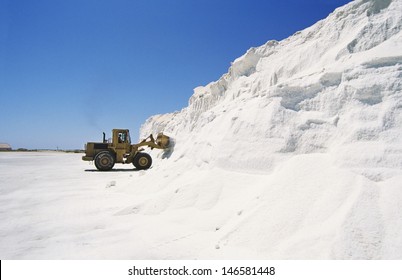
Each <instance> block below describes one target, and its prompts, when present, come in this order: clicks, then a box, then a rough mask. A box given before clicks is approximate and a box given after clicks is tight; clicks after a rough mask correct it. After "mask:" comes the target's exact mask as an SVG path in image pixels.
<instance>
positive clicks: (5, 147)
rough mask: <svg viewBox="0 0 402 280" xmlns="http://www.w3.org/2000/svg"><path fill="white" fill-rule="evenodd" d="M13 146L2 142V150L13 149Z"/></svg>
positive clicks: (0, 147) (0, 145)
mask: <svg viewBox="0 0 402 280" xmlns="http://www.w3.org/2000/svg"><path fill="white" fill-rule="evenodd" d="M11 150H12V149H11V146H10V145H9V144H7V143H0V151H11Z"/></svg>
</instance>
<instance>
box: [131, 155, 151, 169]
mask: <svg viewBox="0 0 402 280" xmlns="http://www.w3.org/2000/svg"><path fill="white" fill-rule="evenodd" d="M133 164H134V166H135V168H137V169H140V170H144V169H148V168H150V167H151V165H152V158H151V156H150V155H148V154H146V153H138V154H136V155H135V157H134V160H133Z"/></svg>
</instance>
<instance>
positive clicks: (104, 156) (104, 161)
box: [95, 151, 115, 171]
mask: <svg viewBox="0 0 402 280" xmlns="http://www.w3.org/2000/svg"><path fill="white" fill-rule="evenodd" d="M114 163H115V160H114V156H113V155H112V153H110V152H109V151H102V152H100V153H98V154H97V155H96V156H95V166H96V168H97V169H98V170H100V171H109V170H111V169H112V168H113V166H114Z"/></svg>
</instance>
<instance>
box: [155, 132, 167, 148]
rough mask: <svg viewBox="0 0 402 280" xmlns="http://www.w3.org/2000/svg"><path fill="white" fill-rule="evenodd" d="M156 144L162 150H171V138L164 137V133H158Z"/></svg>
mask: <svg viewBox="0 0 402 280" xmlns="http://www.w3.org/2000/svg"><path fill="white" fill-rule="evenodd" d="M156 144H157V145H158V146H159V147H161V148H162V149H167V148H169V145H170V138H169V136H166V135H164V134H163V133H162V132H161V133H158V136H157V137H156Z"/></svg>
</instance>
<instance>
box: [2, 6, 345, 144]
mask: <svg viewBox="0 0 402 280" xmlns="http://www.w3.org/2000/svg"><path fill="white" fill-rule="evenodd" d="M348 2H350V0H315V1H314V0H303V1H302V0H283V1H270V0H0V143H4V142H5V143H9V144H11V146H12V147H13V148H14V149H17V148H21V147H24V148H52V149H53V148H56V147H59V148H61V149H70V148H82V146H83V144H84V143H85V142H86V141H96V140H101V137H102V132H103V131H105V132H106V133H107V135H109V134H110V130H111V129H112V128H129V129H130V131H131V133H132V136H133V138H134V139H137V137H138V130H139V127H140V125H141V124H142V123H143V122H144V121H145V120H146V119H147V118H148V117H149V116H151V115H154V114H159V113H168V112H173V111H177V110H180V109H182V108H183V107H185V106H187V102H188V99H189V97H190V96H191V95H192V93H193V88H195V87H197V86H200V85H206V84H208V83H209V82H212V81H215V80H217V79H219V77H220V76H221V75H222V74H224V73H226V72H227V70H228V68H229V66H230V62H232V61H233V60H235V59H236V58H237V57H239V56H241V55H243V54H244V53H245V52H246V51H247V49H249V48H250V47H256V46H260V45H262V44H264V43H265V42H267V41H268V40H272V39H275V40H281V39H284V38H286V37H288V36H290V35H292V34H293V33H295V32H296V31H298V30H302V29H304V28H306V27H308V26H310V25H312V24H314V23H315V22H316V21H318V20H320V19H323V18H325V17H326V16H327V15H328V14H329V13H330V12H332V11H333V10H334V9H335V8H336V7H339V6H341V5H343V4H345V3H348Z"/></svg>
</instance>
